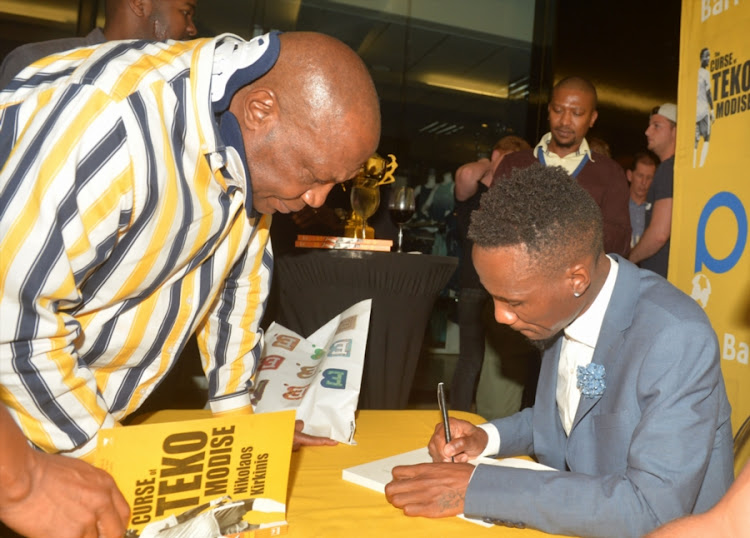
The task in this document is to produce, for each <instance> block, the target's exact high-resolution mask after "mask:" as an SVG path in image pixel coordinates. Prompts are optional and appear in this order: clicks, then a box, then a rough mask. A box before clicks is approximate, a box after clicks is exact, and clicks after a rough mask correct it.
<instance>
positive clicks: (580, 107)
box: [494, 76, 631, 256]
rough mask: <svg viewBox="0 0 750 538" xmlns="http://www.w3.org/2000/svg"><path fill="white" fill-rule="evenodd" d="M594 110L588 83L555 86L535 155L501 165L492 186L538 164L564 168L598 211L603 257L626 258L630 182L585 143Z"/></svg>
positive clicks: (579, 80)
mask: <svg viewBox="0 0 750 538" xmlns="http://www.w3.org/2000/svg"><path fill="white" fill-rule="evenodd" d="M596 106H597V96H596V88H595V87H594V85H593V84H591V82H589V81H588V80H586V79H584V78H581V77H575V76H573V77H566V78H564V79H562V80H561V81H560V82H558V83H557V84H555V86H554V87H553V88H552V96H551V98H550V101H549V105H548V106H547V112H548V115H549V126H550V132H549V133H547V134H545V135H544V136H543V137H542V139H541V140H540V141H539V143H538V144H537V145H536V147H535V148H534V149H533V150H526V151H519V152H517V153H514V154H513V155H509V156H508V157H507V158H505V159H503V162H502V163H500V166H498V167H497V171H496V172H495V177H494V181H498V180H500V179H503V178H506V177H508V176H510V174H511V172H512V171H513V169H514V168H525V167H527V166H529V165H531V164H532V163H535V162H537V161H538V162H541V163H542V164H544V165H546V166H562V167H563V168H564V169H565V170H566V171H567V172H568V173H569V174H570V175H571V176H573V177H574V178H576V180H577V181H578V183H579V184H580V185H581V187H583V188H584V189H586V191H588V193H589V194H591V196H592V197H593V198H594V200H595V201H596V203H597V204H598V205H599V208H600V209H601V212H602V216H603V217H604V251H605V252H614V253H616V254H620V255H622V256H627V255H628V253H629V252H630V235H631V232H630V214H629V211H628V199H629V198H630V195H629V193H628V180H627V179H626V178H625V173H624V172H623V170H622V167H621V166H620V165H619V164H617V163H616V162H615V161H613V160H612V159H610V158H609V157H607V156H605V155H603V154H601V153H596V152H593V151H592V150H591V148H590V146H589V144H588V142H587V141H586V134H587V133H588V131H589V129H590V128H591V127H593V126H594V123H595V122H596V119H597V118H598V115H599V113H598V112H597V110H596Z"/></svg>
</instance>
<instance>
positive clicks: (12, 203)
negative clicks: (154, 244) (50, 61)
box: [0, 85, 133, 455]
mask: <svg viewBox="0 0 750 538" xmlns="http://www.w3.org/2000/svg"><path fill="white" fill-rule="evenodd" d="M119 108H120V105H119V104H117V103H115V102H113V101H112V100H111V99H110V98H109V97H108V96H107V95H105V94H104V93H102V92H100V91H98V90H97V89H95V88H92V87H88V86H79V85H70V86H68V87H66V88H65V89H62V90H60V89H55V88H50V89H48V90H46V91H42V92H38V93H37V94H35V96H34V97H33V98H30V99H27V100H26V101H24V102H23V104H19V105H12V106H10V107H7V108H6V109H4V110H3V111H2V116H0V131H2V130H5V129H6V128H8V129H10V128H13V129H14V130H16V131H17V133H18V135H17V138H16V142H15V144H14V146H13V148H12V151H10V152H9V154H8V155H7V157H6V161H5V163H4V164H3V165H2V169H0V252H2V253H3V254H2V256H0V312H2V318H3V319H2V323H0V357H2V360H0V379H2V386H0V399H2V401H3V402H4V403H5V404H6V405H8V406H9V407H10V408H11V409H12V410H13V412H14V413H15V418H16V420H17V421H18V422H19V424H20V425H21V427H22V429H23V430H24V432H25V433H26V435H27V437H29V438H30V439H33V440H34V442H35V444H36V445H37V446H39V447H40V448H42V449H43V450H45V451H48V452H58V451H62V452H69V453H71V454H72V455H81V454H84V453H87V452H89V451H90V450H91V449H92V448H93V446H91V444H90V443H89V441H90V440H91V439H93V437H94V436H95V435H96V432H97V431H98V429H99V428H100V427H102V426H112V425H114V423H115V420H114V419H113V417H112V416H111V415H109V413H108V412H107V406H106V404H105V403H104V401H103V399H102V395H101V393H100V392H99V390H98V389H97V383H96V380H95V378H94V375H93V373H92V372H91V371H90V370H89V369H88V368H87V365H86V364H84V363H82V361H81V357H80V356H79V355H78V353H77V340H78V339H80V338H82V337H83V336H84V335H83V333H82V330H81V325H80V323H79V322H78V321H77V319H76V317H75V316H74V314H73V313H74V311H75V308H76V307H77V306H78V305H80V304H81V302H82V297H81V294H80V289H79V287H78V283H79V282H80V281H81V280H82V279H83V278H85V277H86V276H87V275H88V273H89V272H90V271H92V270H93V268H94V267H95V266H96V265H97V264H98V263H101V262H102V261H103V259H104V257H105V256H106V253H107V252H108V250H109V249H111V247H112V244H113V242H114V241H115V240H116V238H117V237H118V235H119V234H121V233H123V232H124V231H125V228H126V227H127V226H128V224H129V215H130V212H131V211H132V203H133V202H132V189H131V185H132V178H131V171H132V163H131V160H130V156H129V154H128V152H127V150H126V148H125V142H126V139H127V136H126V133H125V128H124V125H123V122H122V120H121V118H120V113H119ZM10 118H12V122H13V123H14V125H13V126H12V127H11V126H10V125H8V124H6V119H10Z"/></svg>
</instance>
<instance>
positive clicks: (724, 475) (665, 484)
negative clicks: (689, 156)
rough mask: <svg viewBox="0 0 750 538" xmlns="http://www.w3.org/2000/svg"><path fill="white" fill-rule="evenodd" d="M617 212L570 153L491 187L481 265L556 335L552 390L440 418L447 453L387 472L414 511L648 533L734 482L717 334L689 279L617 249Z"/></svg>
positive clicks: (479, 227) (496, 297)
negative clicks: (603, 208)
mask: <svg viewBox="0 0 750 538" xmlns="http://www.w3.org/2000/svg"><path fill="white" fill-rule="evenodd" d="M601 219H602V217H601V213H600V211H599V208H598V207H597V205H596V203H595V202H594V200H593V199H592V198H591V197H590V196H589V195H588V194H587V193H586V192H585V191H584V190H583V189H582V188H581V187H580V186H578V185H577V184H576V182H575V181H573V180H571V179H570V177H569V176H568V175H567V173H566V172H565V171H564V170H563V169H562V168H556V167H546V168H545V167H543V166H541V165H534V166H532V167H531V168H527V169H523V170H516V171H514V173H513V175H512V176H511V177H510V178H508V179H505V180H503V181H501V182H499V183H497V184H496V185H495V186H493V187H492V188H491V189H490V190H489V191H488V193H487V194H485V195H484V197H483V198H482V202H481V207H480V209H478V210H477V211H476V212H475V213H474V214H473V215H472V221H471V227H470V229H469V237H470V238H471V239H472V240H473V241H474V250H473V260H474V265H475V266H476V269H477V272H478V274H479V277H480V280H481V282H482V285H483V286H484V287H485V288H486V289H487V291H488V292H489V293H490V295H491V296H492V298H493V302H494V306H495V318H496V319H497V321H498V322H500V323H504V324H507V325H509V326H510V327H511V328H513V329H514V330H517V331H519V332H521V333H522V334H524V335H525V336H526V337H527V338H529V339H530V340H531V341H532V342H535V343H537V344H538V345H539V346H540V347H542V348H543V349H544V355H543V358H542V367H541V372H540V376H539V384H538V386H537V393H536V401H535V404H534V406H533V407H532V408H527V409H524V410H523V411H521V412H519V413H516V414H515V415H513V416H510V417H507V418H503V419H499V420H495V421H492V422H490V423H487V424H482V425H480V426H478V427H477V426H473V425H472V424H470V423H468V422H465V421H461V420H456V419H451V422H450V429H451V434H452V438H453V441H451V442H450V443H446V442H445V437H444V431H443V429H442V427H441V426H438V427H437V428H436V431H435V434H434V435H433V437H432V439H431V440H430V444H429V449H430V454H431V455H432V458H433V460H434V461H435V462H438V463H429V464H422V465H415V466H404V467H396V468H395V469H394V470H393V477H394V480H393V481H392V482H391V483H390V484H388V485H387V486H386V496H387V498H388V500H389V501H390V502H391V503H392V504H394V505H395V506H397V507H399V508H402V509H403V510H404V512H405V513H406V514H407V515H414V516H426V517H442V516H448V515H455V514H459V513H461V512H464V513H465V514H466V515H467V516H469V517H476V518H482V519H484V520H486V521H489V522H493V523H499V524H505V525H509V526H517V527H524V526H529V527H533V528H537V529H540V530H543V531H546V532H552V533H560V534H573V535H580V536H640V535H642V534H644V533H646V532H648V531H650V530H652V529H654V528H655V527H657V526H659V525H660V524H662V523H665V522H667V521H670V520H672V519H674V518H677V517H680V516H682V515H685V514H689V513H699V512H704V511H706V510H708V509H709V508H711V507H712V506H713V505H714V504H715V503H716V502H717V501H718V500H719V499H720V498H721V496H722V495H723V494H724V492H725V491H726V490H727V489H728V487H729V485H730V484H731V482H732V479H733V468H732V432H731V425H730V421H729V417H730V408H729V402H728V401H727V396H726V391H725V388H724V382H723V379H722V374H721V369H720V365H719V348H718V342H717V339H716V335H715V334H714V331H713V330H712V328H711V325H710V323H709V321H708V319H707V318H706V316H705V314H704V313H703V311H702V310H701V308H700V307H699V306H698V305H697V304H696V303H695V302H694V301H693V300H692V299H690V298H689V297H688V296H687V295H685V294H683V293H682V292H681V291H679V290H677V289H676V288H674V287H673V286H672V285H671V284H669V283H668V282H667V281H666V280H664V279H663V278H661V277H660V276H657V275H656V274H654V273H652V272H650V271H645V270H641V269H639V268H637V267H636V266H635V265H633V264H631V263H630V262H628V261H627V260H625V259H624V258H622V257H620V256H617V255H605V253H604V251H603V248H602V220H601ZM479 455H498V456H501V457H508V456H519V455H530V456H534V457H535V458H536V459H537V460H538V461H539V462H540V463H543V464H545V465H547V466H549V467H552V468H553V469H555V470H556V471H534V470H528V469H515V468H507V467H500V466H494V465H493V466H490V465H479V466H478V467H477V468H476V470H475V469H474V467H473V466H472V465H470V464H468V463H465V462H466V461H467V460H469V459H470V458H474V457H476V456H479ZM451 457H454V458H455V461H456V462H457V463H443V462H450V458H451Z"/></svg>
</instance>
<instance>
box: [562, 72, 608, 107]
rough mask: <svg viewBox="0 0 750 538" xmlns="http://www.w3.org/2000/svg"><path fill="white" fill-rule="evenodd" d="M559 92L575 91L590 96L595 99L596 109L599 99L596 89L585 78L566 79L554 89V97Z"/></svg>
mask: <svg viewBox="0 0 750 538" xmlns="http://www.w3.org/2000/svg"><path fill="white" fill-rule="evenodd" d="M558 90H573V91H578V92H583V93H587V94H590V95H591V96H593V98H594V109H596V106H597V104H598V99H599V97H598V96H597V94H596V87H595V86H594V85H593V84H592V83H591V82H589V81H588V80H586V79H585V78H583V77H576V76H571V77H565V78H564V79H562V80H561V81H560V82H558V83H557V84H555V86H554V88H552V95H554V94H555V93H556V92H557V91H558Z"/></svg>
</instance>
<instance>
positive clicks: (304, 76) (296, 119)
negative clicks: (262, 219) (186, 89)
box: [229, 32, 380, 213]
mask: <svg viewBox="0 0 750 538" xmlns="http://www.w3.org/2000/svg"><path fill="white" fill-rule="evenodd" d="M279 41H280V52H279V57H278V59H277V61H276V63H275V64H274V66H273V67H272V68H271V70H270V71H268V73H266V74H265V75H264V76H263V77H261V78H259V79H258V80H256V81H254V82H252V83H250V84H249V85H247V86H245V87H244V88H242V89H240V90H239V91H237V92H236V93H235V94H234V96H233V97H232V100H231V103H230V105H229V110H230V111H231V112H232V114H234V115H235V116H236V117H237V119H238V121H239V123H240V126H241V128H242V136H243V141H244V144H245V152H246V154H247V159H248V167H249V168H250V173H251V176H252V187H253V204H254V206H255V208H256V210H258V211H260V212H261V213H273V212H274V211H281V212H289V211H299V210H300V209H302V208H303V207H304V206H305V205H310V206H313V207H318V206H319V205H321V204H322V203H323V202H324V201H325V198H326V196H327V195H328V192H329V191H330V190H331V188H332V187H333V185H335V184H336V183H342V182H344V181H346V180H347V179H350V178H351V177H354V176H355V175H356V174H357V172H358V170H359V168H360V167H361V165H362V164H363V163H364V162H365V160H366V159H367V158H368V157H370V155H372V153H374V152H375V150H376V149H377V145H378V141H379V139H380V106H379V103H378V96H377V93H376V91H375V86H374V84H373V82H372V78H371V77H370V74H369V72H368V71H367V67H366V66H365V64H364V63H363V62H362V60H361V59H360V58H359V56H357V54H356V53H355V52H354V51H353V50H352V49H351V48H349V47H348V46H347V45H345V44H344V43H342V42H341V41H338V40H337V39H334V38H332V37H330V36H326V35H323V34H317V33H311V32H289V33H284V34H281V35H280V36H279Z"/></svg>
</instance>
